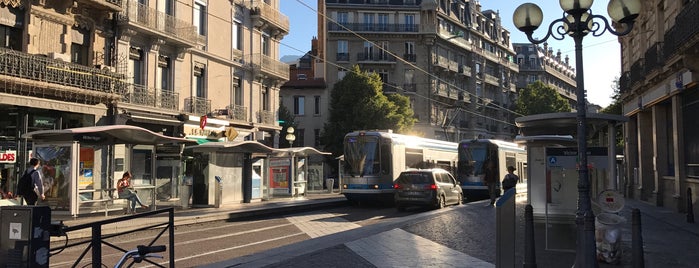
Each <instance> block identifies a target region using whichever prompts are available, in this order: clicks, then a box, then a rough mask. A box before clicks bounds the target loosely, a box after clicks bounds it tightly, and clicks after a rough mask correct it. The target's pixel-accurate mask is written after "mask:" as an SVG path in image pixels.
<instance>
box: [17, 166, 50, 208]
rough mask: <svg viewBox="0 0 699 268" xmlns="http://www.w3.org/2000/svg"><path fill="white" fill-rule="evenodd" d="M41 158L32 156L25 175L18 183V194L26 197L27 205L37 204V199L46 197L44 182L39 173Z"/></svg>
mask: <svg viewBox="0 0 699 268" xmlns="http://www.w3.org/2000/svg"><path fill="white" fill-rule="evenodd" d="M40 164H41V162H40V161H39V159H36V158H32V159H31V160H29V167H28V168H27V170H25V171H24V175H22V177H21V178H20V179H19V181H18V183H17V195H18V196H21V197H23V198H24V200H25V201H26V202H27V205H36V201H38V200H39V197H41V200H44V199H46V196H45V195H44V184H43V183H42V182H41V175H39V170H38V169H39V165H40Z"/></svg>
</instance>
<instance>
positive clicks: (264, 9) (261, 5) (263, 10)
mask: <svg viewBox="0 0 699 268" xmlns="http://www.w3.org/2000/svg"><path fill="white" fill-rule="evenodd" d="M251 10H252V15H253V16H255V15H259V16H260V18H261V19H263V20H265V21H268V22H270V23H272V24H274V25H275V26H277V27H278V28H279V29H281V30H283V31H285V32H289V17H287V16H285V15H284V14H282V13H281V12H280V11H279V10H277V9H276V8H274V7H272V6H270V5H269V4H267V3H265V2H264V1H263V0H256V1H254V2H253V4H252V9H251Z"/></svg>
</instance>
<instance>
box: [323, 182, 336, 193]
mask: <svg viewBox="0 0 699 268" xmlns="http://www.w3.org/2000/svg"><path fill="white" fill-rule="evenodd" d="M334 186H335V179H325V187H328V192H330V193H332V192H333V187H334Z"/></svg>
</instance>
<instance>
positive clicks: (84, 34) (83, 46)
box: [70, 27, 90, 65]
mask: <svg viewBox="0 0 699 268" xmlns="http://www.w3.org/2000/svg"><path fill="white" fill-rule="evenodd" d="M71 38H72V42H71V44H70V61H71V62H73V63H77V64H81V65H87V61H88V58H87V57H88V54H89V53H90V31H89V30H87V29H85V28H82V27H73V29H72V32H71Z"/></svg>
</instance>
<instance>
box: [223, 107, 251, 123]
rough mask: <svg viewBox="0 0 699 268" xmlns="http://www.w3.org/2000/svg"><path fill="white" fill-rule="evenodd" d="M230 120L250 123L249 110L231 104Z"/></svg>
mask: <svg viewBox="0 0 699 268" xmlns="http://www.w3.org/2000/svg"><path fill="white" fill-rule="evenodd" d="M226 108H227V109H228V117H227V118H228V119H233V120H238V121H248V109H247V108H246V107H245V106H242V105H235V104H231V105H229V106H228V107H226Z"/></svg>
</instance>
